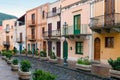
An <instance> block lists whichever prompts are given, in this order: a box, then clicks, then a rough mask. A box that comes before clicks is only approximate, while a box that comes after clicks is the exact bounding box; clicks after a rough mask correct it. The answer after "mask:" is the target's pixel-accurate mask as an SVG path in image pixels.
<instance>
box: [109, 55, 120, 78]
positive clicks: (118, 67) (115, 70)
mask: <svg viewBox="0 0 120 80" xmlns="http://www.w3.org/2000/svg"><path fill="white" fill-rule="evenodd" d="M108 63H109V64H110V66H111V67H112V69H110V70H109V72H110V76H112V77H116V78H119V79H120V57H118V58H117V59H116V60H113V59H111V58H110V59H109V60H108Z"/></svg>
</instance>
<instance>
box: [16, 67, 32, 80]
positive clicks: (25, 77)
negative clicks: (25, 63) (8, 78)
mask: <svg viewBox="0 0 120 80" xmlns="http://www.w3.org/2000/svg"><path fill="white" fill-rule="evenodd" d="M18 75H19V78H20V79H21V80H30V78H31V72H30V71H29V72H23V71H21V70H20V69H19V71H18Z"/></svg>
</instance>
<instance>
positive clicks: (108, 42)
mask: <svg viewBox="0 0 120 80" xmlns="http://www.w3.org/2000/svg"><path fill="white" fill-rule="evenodd" d="M105 47H106V48H113V47H114V37H105Z"/></svg>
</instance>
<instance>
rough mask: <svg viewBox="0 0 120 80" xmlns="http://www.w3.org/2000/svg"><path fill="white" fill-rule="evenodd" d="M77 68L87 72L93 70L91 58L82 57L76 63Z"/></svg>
mask: <svg viewBox="0 0 120 80" xmlns="http://www.w3.org/2000/svg"><path fill="white" fill-rule="evenodd" d="M76 68H77V69H81V70H85V71H90V70H91V62H90V61H89V57H88V56H87V57H81V58H79V59H78V60H77V63H76Z"/></svg>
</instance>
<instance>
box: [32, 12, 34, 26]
mask: <svg viewBox="0 0 120 80" xmlns="http://www.w3.org/2000/svg"><path fill="white" fill-rule="evenodd" d="M34 23H35V14H32V24H34Z"/></svg>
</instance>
